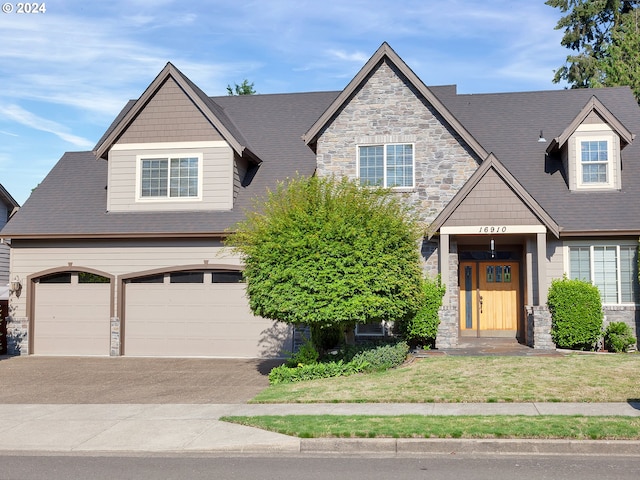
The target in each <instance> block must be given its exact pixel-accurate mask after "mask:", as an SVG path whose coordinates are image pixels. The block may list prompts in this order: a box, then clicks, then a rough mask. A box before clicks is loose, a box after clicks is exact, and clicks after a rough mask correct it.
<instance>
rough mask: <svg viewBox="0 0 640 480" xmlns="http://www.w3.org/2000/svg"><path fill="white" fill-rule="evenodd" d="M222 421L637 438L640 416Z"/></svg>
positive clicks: (458, 434)
mask: <svg viewBox="0 0 640 480" xmlns="http://www.w3.org/2000/svg"><path fill="white" fill-rule="evenodd" d="M221 420H224V421H228V422H233V423H239V424H242V425H249V426H252V427H258V428H262V429H264V430H270V431H273V432H278V433H282V434H285V435H292V436H296V437H300V438H321V437H338V438H538V439H559V438H568V439H575V440H638V439H640V417H583V416H559V415H555V416H552V415H547V416H537V417H529V416H524V415H514V416H497V415H495V416H493V415H492V416H479V415H473V416H471V415H470V416H459V417H452V416H424V415H400V416H371V415H287V416H256V417H223V418H222V419H221Z"/></svg>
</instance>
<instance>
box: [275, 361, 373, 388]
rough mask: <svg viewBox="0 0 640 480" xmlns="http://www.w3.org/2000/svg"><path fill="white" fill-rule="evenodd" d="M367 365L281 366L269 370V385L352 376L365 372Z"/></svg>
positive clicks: (354, 362) (352, 363) (341, 363)
mask: <svg viewBox="0 0 640 480" xmlns="http://www.w3.org/2000/svg"><path fill="white" fill-rule="evenodd" d="M367 366H368V365H367V364H366V363H363V362H356V361H352V362H349V363H344V362H343V361H342V360H338V361H337V362H328V363H314V364H311V365H300V366H298V367H294V368H291V367H287V366H286V365H281V366H279V367H276V368H273V369H271V371H270V372H269V383H270V384H271V385H277V384H279V383H291V382H302V381H304V380H315V379H318V378H330V377H340V376H343V375H353V374H354V373H360V372H363V371H365V369H366V368H367Z"/></svg>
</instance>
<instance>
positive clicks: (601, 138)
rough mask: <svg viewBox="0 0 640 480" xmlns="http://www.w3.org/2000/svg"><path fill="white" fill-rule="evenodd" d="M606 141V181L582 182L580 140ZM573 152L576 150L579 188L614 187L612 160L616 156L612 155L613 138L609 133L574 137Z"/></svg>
mask: <svg viewBox="0 0 640 480" xmlns="http://www.w3.org/2000/svg"><path fill="white" fill-rule="evenodd" d="M603 141H606V142H607V181H606V182H600V183H593V182H584V181H583V175H582V166H583V163H582V142H603ZM575 142H576V143H575V152H576V181H577V182H576V185H577V186H578V188H579V189H580V190H601V189H612V188H614V187H615V179H614V177H613V176H614V168H613V162H614V161H615V159H616V158H617V156H614V151H613V146H614V139H613V134H611V135H606V134H605V135H598V136H586V135H585V136H582V135H581V136H576V138H575Z"/></svg>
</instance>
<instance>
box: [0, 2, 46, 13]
mask: <svg viewBox="0 0 640 480" xmlns="http://www.w3.org/2000/svg"><path fill="white" fill-rule="evenodd" d="M2 12H3V13H17V14H34V13H46V12H47V4H46V3H45V2H27V3H22V2H18V3H11V2H5V3H3V4H2Z"/></svg>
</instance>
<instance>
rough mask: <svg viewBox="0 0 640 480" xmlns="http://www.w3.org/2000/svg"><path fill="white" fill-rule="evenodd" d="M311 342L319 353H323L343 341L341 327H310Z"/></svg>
mask: <svg viewBox="0 0 640 480" xmlns="http://www.w3.org/2000/svg"><path fill="white" fill-rule="evenodd" d="M310 329H311V341H312V342H313V345H314V346H315V347H316V350H317V351H318V352H320V353H324V352H326V351H327V350H329V349H331V348H333V347H336V346H338V345H340V343H341V342H343V340H344V335H343V332H342V327H340V326H335V325H329V326H326V327H325V326H322V325H311V326H310Z"/></svg>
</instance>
